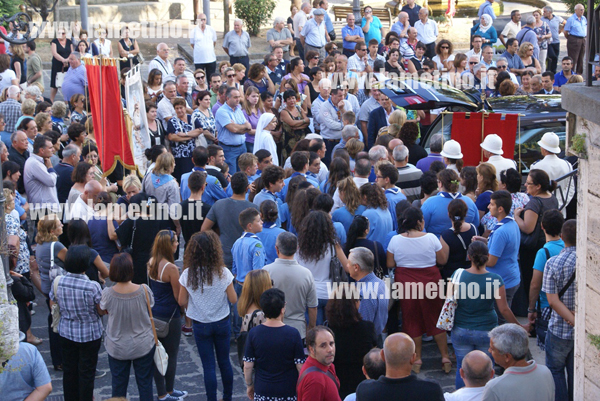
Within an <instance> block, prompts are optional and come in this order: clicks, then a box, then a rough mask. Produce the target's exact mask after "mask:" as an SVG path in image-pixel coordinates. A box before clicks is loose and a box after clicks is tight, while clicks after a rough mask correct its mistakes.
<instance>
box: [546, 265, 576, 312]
mask: <svg viewBox="0 0 600 401" xmlns="http://www.w3.org/2000/svg"><path fill="white" fill-rule="evenodd" d="M575 273H577V270H574V271H573V274H571V277H569V281H567V284H565V286H564V287H563V288H562V289H561V290H560V291H559V292H558V299H561V298H562V297H563V295H565V292H567V290H568V289H569V287H570V286H571V284H573V281H575ZM552 311H553V309H552V308H551V307H550V308H544V310H542V319H544V320H546V321H550V316H552Z"/></svg>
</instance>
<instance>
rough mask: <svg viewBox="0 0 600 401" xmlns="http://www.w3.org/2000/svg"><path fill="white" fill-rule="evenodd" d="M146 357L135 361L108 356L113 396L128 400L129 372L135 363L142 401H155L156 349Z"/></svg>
mask: <svg viewBox="0 0 600 401" xmlns="http://www.w3.org/2000/svg"><path fill="white" fill-rule="evenodd" d="M155 348H156V346H153V347H152V349H151V350H150V352H148V353H147V354H146V355H144V356H142V357H140V358H137V359H134V360H130V359H128V360H125V361H123V360H120V359H115V358H113V357H112V356H110V355H109V356H108V365H109V366H110V373H111V375H112V396H113V397H125V398H127V386H128V385H129V371H130V370H131V363H132V362H133V370H134V372H135V382H136V383H137V386H138V393H139V395H140V401H154V399H153V395H152V375H153V373H154V370H155V369H156V368H155V367H154V349H155Z"/></svg>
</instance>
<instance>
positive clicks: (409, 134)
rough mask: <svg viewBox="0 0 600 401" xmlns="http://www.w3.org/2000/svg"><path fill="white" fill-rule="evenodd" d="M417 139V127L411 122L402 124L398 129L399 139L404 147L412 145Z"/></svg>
mask: <svg viewBox="0 0 600 401" xmlns="http://www.w3.org/2000/svg"><path fill="white" fill-rule="evenodd" d="M418 137H419V125H418V124H417V123H414V122H412V121H409V122H406V123H404V125H403V126H402V128H400V135H399V139H401V140H402V142H403V143H404V145H405V146H409V145H414V144H415V143H416V142H417V138H418Z"/></svg>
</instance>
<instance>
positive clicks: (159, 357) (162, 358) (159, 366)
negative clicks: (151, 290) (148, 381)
mask: <svg viewBox="0 0 600 401" xmlns="http://www.w3.org/2000/svg"><path fill="white" fill-rule="evenodd" d="M142 288H143V289H144V293H145V294H146V304H147V305H148V314H149V315H150V323H152V333H153V334H154V343H155V344H156V348H155V350H154V364H155V365H156V370H158V373H160V374H161V375H162V376H164V375H165V373H167V366H168V364H169V355H167V351H166V350H165V347H163V345H162V343H161V342H160V341H158V337H157V336H156V327H154V318H153V317H152V308H150V297H149V296H148V290H147V289H146V287H143V286H142Z"/></svg>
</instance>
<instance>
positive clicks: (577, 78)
mask: <svg viewBox="0 0 600 401" xmlns="http://www.w3.org/2000/svg"><path fill="white" fill-rule="evenodd" d="M581 82H583V77H582V76H581V75H577V74H573V75H571V78H569V80H568V81H567V83H568V84H578V83H581Z"/></svg>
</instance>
